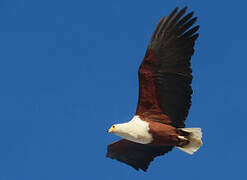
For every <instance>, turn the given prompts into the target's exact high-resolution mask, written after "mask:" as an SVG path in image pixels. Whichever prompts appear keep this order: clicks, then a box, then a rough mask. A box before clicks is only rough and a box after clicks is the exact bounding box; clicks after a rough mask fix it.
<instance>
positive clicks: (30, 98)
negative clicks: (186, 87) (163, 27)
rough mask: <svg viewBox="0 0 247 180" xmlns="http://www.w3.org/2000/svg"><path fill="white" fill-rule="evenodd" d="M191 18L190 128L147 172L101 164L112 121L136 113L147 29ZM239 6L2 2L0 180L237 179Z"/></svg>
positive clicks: (242, 28)
mask: <svg viewBox="0 0 247 180" xmlns="http://www.w3.org/2000/svg"><path fill="white" fill-rule="evenodd" d="M185 5H187V6H188V7H189V11H190V10H194V11H195V14H196V15H197V16H198V17H199V19H198V21H197V23H198V24H199V25H200V26H201V28H200V37H199V39H198V41H197V43H196V46H195V49H196V51H195V55H194V56H193V58H192V67H193V75H194V79H193V83H192V86H193V89H194V94H193V99H192V102H193V103H192V108H191V110H190V113H189V117H188V119H187V127H201V128H202V129H203V133H204V136H203V141H204V145H203V147H202V148H201V149H200V150H199V151H198V152H197V153H196V154H195V155H193V156H190V155H187V154H185V153H183V152H181V151H179V150H177V149H174V150H173V151H172V152H170V153H168V154H167V155H165V156H162V157H159V158H156V160H155V161H154V162H153V163H152V164H151V166H150V167H149V169H148V172H147V173H144V172H142V171H139V172H138V171H135V170H134V169H132V168H131V167H129V166H127V165H125V164H122V163H119V162H117V161H114V160H111V159H108V158H106V157H105V154H106V147H107V144H108V143H111V142H113V141H115V140H117V139H118V137H116V136H114V135H110V134H107V133H106V130H107V129H108V128H109V126H110V125H112V124H113V123H116V122H124V121H128V120H130V119H131V118H132V116H133V115H134V113H135V109H136V104H137V95H138V79H137V69H138V66H139V64H140V63H141V60H142V58H143V56H144V54H145V51H146V47H147V45H148V43H149V40H150V38H151V35H152V33H153V30H154V28H155V25H156V24H157V22H158V20H159V19H160V18H161V17H162V16H163V15H168V14H169V13H170V12H171V11H172V10H173V8H175V7H176V6H179V7H184V6H185ZM246 6H247V3H246V2H245V1H240V0H239V1H238V0H236V1H216V0H207V1H198V0H186V1H185V0H183V1H181V0H156V1H155V0H154V1H150V0H149V1H147V0H142V1H141V0H140V1H134V0H124V1H116V0H111V1H110V0H104V1H101V0H98V1H95V0H91V1H89V0H84V1H83V0H70V1H65V0H42V1H34V0H2V1H1V2H0V180H54V179H59V180H98V179H104V180H116V179H119V180H130V179H134V180H140V179H141V180H150V179H173V180H178V179H199V180H208V179H225V180H228V179H229V180H232V179H245V178H246V172H245V171H246V160H247V158H246V151H247V145H246V137H247V135H246V128H247V121H246V112H247V111H246V103H247V96H246V92H247V79H246V78H247V75H246V73H247V70H246V67H247V59H246V52H247V48H246V41H247V37H246V32H247V23H246V22H247V21H246V18H247V13H246Z"/></svg>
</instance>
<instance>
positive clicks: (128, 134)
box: [115, 116, 153, 144]
mask: <svg viewBox="0 0 247 180" xmlns="http://www.w3.org/2000/svg"><path fill="white" fill-rule="evenodd" d="M115 134H117V135H119V136H121V137H122V138H124V139H127V140H129V141H133V142H136V143H141V144H148V143H150V142H152V140H153V138H152V135H151V134H150V133H149V125H148V123H147V122H145V121H142V120H141V119H140V118H139V116H134V118H133V119H132V120H131V121H129V122H128V123H124V124H121V126H120V129H119V130H118V131H117V132H116V133H115Z"/></svg>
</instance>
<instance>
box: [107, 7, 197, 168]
mask: <svg viewBox="0 0 247 180" xmlns="http://www.w3.org/2000/svg"><path fill="white" fill-rule="evenodd" d="M186 10H187V7H184V8H183V9H181V10H180V11H179V10H178V8H175V9H174V10H173V11H172V12H171V14H170V15H169V16H168V17H165V16H164V17H162V18H161V20H160V21H159V23H158V25H157V27H156V29H155V31H154V33H153V36H152V38H151V41H150V43H149V45H148V48H147V51H146V54H145V57H144V59H143V61H142V63H141V65H140V67H139V70H138V77H139V99H138V105H137V109H136V114H135V116H134V117H133V119H131V120H130V121H129V122H126V123H122V124H115V125H113V126H111V128H110V129H109V130H108V132H109V133H114V134H116V135H118V136H120V137H122V138H123V139H122V140H119V141H117V142H114V143H112V144H109V145H108V148H107V155H106V156H107V157H109V158H112V159H116V160H118V161H121V162H123V163H126V164H128V165H130V166H132V167H133V168H135V169H136V170H139V169H142V170H143V171H146V170H147V168H148V166H149V164H150V162H151V161H152V160H153V159H154V158H155V157H157V156H161V155H164V154H165V153H167V152H169V151H171V150H172V149H173V147H174V146H176V147H177V148H179V149H180V150H182V151H184V152H186V153H188V154H193V153H194V152H195V151H197V150H198V149H199V148H200V146H201V145H202V140H201V138H202V132H201V129H200V128H185V124H184V122H185V120H186V117H187V115H188V111H189V108H190V106H191V95H192V88H191V81H192V70H191V66H190V59H191V56H192V55H193V53H194V44H195V41H196V39H197V38H198V36H199V34H198V33H197V31H198V29H199V26H198V25H197V26H194V23H195V22H196V19H197V17H193V14H194V13H193V12H190V13H187V14H186Z"/></svg>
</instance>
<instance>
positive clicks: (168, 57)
mask: <svg viewBox="0 0 247 180" xmlns="http://www.w3.org/2000/svg"><path fill="white" fill-rule="evenodd" d="M186 9H187V7H185V8H183V9H182V10H180V11H179V12H178V8H176V9H174V10H173V12H172V13H171V14H170V15H169V16H168V18H165V17H163V18H162V19H161V20H160V22H159V23H158V25H157V27H156V29H155V31H154V34H153V36H152V39H151V42H150V44H149V46H148V50H147V52H146V55H145V57H144V60H143V62H142V64H141V66H140V68H139V71H138V74H139V100H138V107H137V112H136V114H137V115H140V116H141V115H143V116H145V114H155V113H156V114H165V115H167V116H168V118H169V119H163V120H162V122H163V123H166V124H170V125H173V126H175V127H184V126H185V125H184V121H185V119H186V117H187V115H188V111H189V108H190V106H191V94H192V88H191V81H192V70H191V67H190V59H191V56H192V55H193V53H194V44H195V40H196V39H197V38H198V34H197V33H196V32H197V30H198V29H199V26H195V27H192V26H193V25H194V23H195V21H196V19H197V18H196V17H195V18H193V12H191V13H188V14H187V15H185V16H184V14H185V12H186ZM183 16H184V17H183Z"/></svg>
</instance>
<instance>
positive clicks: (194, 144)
mask: <svg viewBox="0 0 247 180" xmlns="http://www.w3.org/2000/svg"><path fill="white" fill-rule="evenodd" d="M180 129H181V130H182V131H185V132H188V133H190V135H189V136H185V137H183V136H182V137H183V138H186V139H188V140H189V141H190V142H189V143H188V144H186V145H185V146H183V147H178V146H177V148H178V149H180V150H182V151H184V152H186V153H188V154H191V155H192V154H193V153H194V152H196V151H197V150H198V149H199V148H200V147H201V145H202V140H201V139H202V131H201V128H180Z"/></svg>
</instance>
